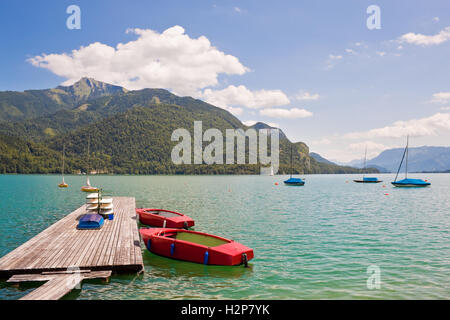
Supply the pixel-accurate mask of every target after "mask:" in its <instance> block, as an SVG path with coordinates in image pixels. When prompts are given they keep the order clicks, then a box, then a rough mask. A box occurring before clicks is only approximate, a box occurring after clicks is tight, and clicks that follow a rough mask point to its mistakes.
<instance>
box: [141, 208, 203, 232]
mask: <svg viewBox="0 0 450 320" xmlns="http://www.w3.org/2000/svg"><path fill="white" fill-rule="evenodd" d="M136 213H137V214H138V215H139V221H140V222H141V223H142V224H145V225H147V226H152V227H164V221H165V223H166V225H165V227H166V228H180V229H181V228H186V229H187V228H190V227H193V226H194V225H195V221H194V220H193V219H192V218H190V217H188V216H186V215H184V214H182V213H179V212H175V211H170V210H163V209H151V208H146V209H136Z"/></svg>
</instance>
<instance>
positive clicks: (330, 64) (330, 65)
mask: <svg viewBox="0 0 450 320" xmlns="http://www.w3.org/2000/svg"><path fill="white" fill-rule="evenodd" d="M342 58H343V57H342V56H341V55H334V54H330V55H328V60H327V61H326V64H327V65H326V68H325V69H326V70H329V69H332V68H333V67H334V64H335V62H336V61H337V60H342Z"/></svg>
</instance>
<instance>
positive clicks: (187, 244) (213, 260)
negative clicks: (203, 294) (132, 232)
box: [139, 228, 253, 266]
mask: <svg viewBox="0 0 450 320" xmlns="http://www.w3.org/2000/svg"><path fill="white" fill-rule="evenodd" d="M139 231H140V233H141V236H142V239H143V240H144V242H145V246H146V247H147V249H148V250H149V251H150V252H152V253H155V254H157V255H160V256H164V257H168V258H172V259H178V260H184V261H190V262H196V263H203V264H210V265H220V266H236V265H240V264H244V265H245V266H247V262H248V261H250V260H251V259H253V249H250V248H248V247H246V246H244V245H242V244H240V243H238V242H234V241H233V240H229V239H225V238H222V237H218V236H215V235H212V234H207V233H203V232H197V231H190V230H183V229H170V228H141V229H140V230H139Z"/></svg>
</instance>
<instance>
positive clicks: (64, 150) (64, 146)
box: [62, 143, 66, 183]
mask: <svg viewBox="0 0 450 320" xmlns="http://www.w3.org/2000/svg"><path fill="white" fill-rule="evenodd" d="M65 153H66V144H65V143H63V163H62V182H63V183H64V154H65Z"/></svg>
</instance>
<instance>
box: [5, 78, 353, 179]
mask: <svg viewBox="0 0 450 320" xmlns="http://www.w3.org/2000/svg"><path fill="white" fill-rule="evenodd" d="M200 120H201V121H202V125H203V130H207V129H208V128H217V129H219V130H220V131H221V132H222V133H223V135H224V136H225V130H226V129H238V128H242V129H244V130H246V129H248V128H255V129H265V128H272V127H270V126H268V125H267V124H264V123H261V122H259V123H256V124H255V125H253V126H252V127H247V126H245V125H244V124H242V122H241V121H240V120H239V119H237V118H236V117H235V116H233V115H232V114H230V113H229V112H228V111H226V110H224V109H221V108H218V107H215V106H213V105H211V104H208V103H206V102H204V101H201V100H198V99H194V98H192V97H179V96H176V95H174V94H172V93H170V92H169V91H167V90H164V89H143V90H136V91H128V90H126V89H125V88H122V87H119V86H114V85H111V84H106V83H103V82H100V81H96V80H94V79H90V78H82V79H80V80H79V81H78V82H76V83H74V84H73V85H71V86H58V87H56V88H54V89H44V90H26V91H24V92H15V91H4V92H0V160H1V161H0V173H59V172H60V171H61V162H62V149H63V145H64V146H65V150H66V172H69V173H80V172H83V171H86V168H87V167H88V160H87V150H86V148H87V142H88V140H90V150H91V154H90V161H89V166H90V168H92V169H93V170H95V171H96V172H100V173H118V174H235V173H240V174H255V173H259V172H260V167H261V165H260V164H256V165H255V164H252V165H250V164H240V165H238V164H235V165H220V164H213V165H207V164H201V165H175V164H173V163H172V161H171V150H172V148H173V147H174V146H175V145H176V144H177V143H178V142H172V141H171V134H172V132H173V131H174V130H175V129H178V128H185V129H187V130H188V131H189V132H190V133H191V136H193V126H194V121H200ZM205 145H206V143H204V146H205ZM224 145H225V144H224ZM291 148H292V150H293V157H292V158H293V164H292V171H293V172H294V173H355V172H358V171H359V170H358V169H355V168H351V167H346V166H338V165H336V164H329V163H322V162H318V161H316V160H315V159H314V158H313V157H311V156H310V154H309V148H308V146H307V145H306V144H305V143H303V142H295V143H293V142H291V141H289V139H288V138H287V137H286V135H285V134H284V133H283V132H282V130H280V168H279V173H288V172H290V170H291V169H290V158H291ZM247 151H248V150H247ZM247 157H248V154H247Z"/></svg>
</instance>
